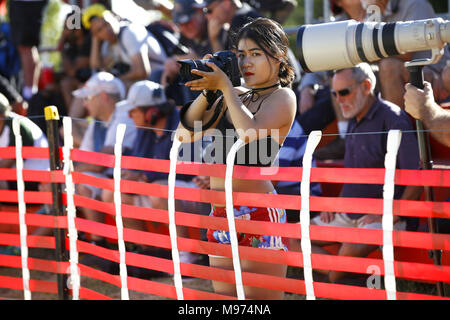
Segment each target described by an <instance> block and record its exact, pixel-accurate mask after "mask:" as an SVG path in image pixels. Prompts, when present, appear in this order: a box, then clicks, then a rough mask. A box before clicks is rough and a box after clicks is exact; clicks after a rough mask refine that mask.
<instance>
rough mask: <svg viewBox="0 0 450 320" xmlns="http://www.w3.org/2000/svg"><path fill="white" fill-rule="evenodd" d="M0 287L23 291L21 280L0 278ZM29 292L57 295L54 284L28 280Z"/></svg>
mask: <svg viewBox="0 0 450 320" xmlns="http://www.w3.org/2000/svg"><path fill="white" fill-rule="evenodd" d="M0 287H2V288H5V289H14V290H23V282H22V279H21V278H15V277H8V276H0ZM30 291H33V292H45V293H57V287H56V282H53V281H44V280H34V279H30Z"/></svg>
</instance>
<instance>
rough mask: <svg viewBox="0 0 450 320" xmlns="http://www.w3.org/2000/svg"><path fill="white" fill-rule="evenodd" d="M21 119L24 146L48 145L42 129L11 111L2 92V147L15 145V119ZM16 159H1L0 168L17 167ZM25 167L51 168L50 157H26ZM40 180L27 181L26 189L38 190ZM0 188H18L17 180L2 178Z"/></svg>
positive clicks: (0, 135) (0, 110)
mask: <svg viewBox="0 0 450 320" xmlns="http://www.w3.org/2000/svg"><path fill="white" fill-rule="evenodd" d="M14 119H21V121H20V135H21V136H22V145H23V146H24V147H27V146H28V147H42V148H46V147H48V141H47V137H46V136H45V134H44V133H43V132H42V130H41V129H40V128H39V127H38V126H37V125H36V124H35V123H34V122H33V121H31V120H30V119H28V118H25V117H23V116H20V115H18V114H16V113H14V112H12V111H11V105H10V103H9V101H8V99H7V98H6V97H5V96H4V95H3V94H1V93H0V147H13V146H15V145H16V138H15V134H14V130H13V120H14ZM15 166H16V159H0V168H15ZM24 169H31V170H49V162H48V159H24ZM39 184H40V183H39V182H34V181H25V190H26V191H38V190H39ZM0 189H7V190H17V181H15V180H10V181H6V180H0Z"/></svg>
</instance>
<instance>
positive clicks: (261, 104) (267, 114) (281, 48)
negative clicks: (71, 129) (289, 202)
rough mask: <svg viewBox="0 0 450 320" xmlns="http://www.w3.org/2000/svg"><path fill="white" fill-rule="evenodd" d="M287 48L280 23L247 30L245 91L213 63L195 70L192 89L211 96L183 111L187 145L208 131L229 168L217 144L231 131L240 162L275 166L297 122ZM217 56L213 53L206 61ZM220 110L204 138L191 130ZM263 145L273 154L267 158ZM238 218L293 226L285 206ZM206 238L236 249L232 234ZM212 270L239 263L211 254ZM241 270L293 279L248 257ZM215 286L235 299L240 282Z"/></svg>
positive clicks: (259, 184) (254, 241)
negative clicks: (237, 144)
mask: <svg viewBox="0 0 450 320" xmlns="http://www.w3.org/2000/svg"><path fill="white" fill-rule="evenodd" d="M287 50H288V40H287V37H286V35H285V33H284V31H283V29H282V28H281V26H280V25H279V24H278V23H276V22H274V21H272V20H270V19H266V18H258V19H256V20H253V21H252V22H250V23H248V24H246V25H245V26H244V27H243V28H242V29H241V30H240V31H239V33H238V34H237V35H236V40H235V52H236V56H237V61H238V65H239V70H240V72H241V75H242V77H243V79H244V82H245V86H243V87H237V88H235V87H233V84H232V82H231V81H230V79H229V78H228V76H227V75H226V73H224V72H223V71H222V70H221V69H220V68H219V67H217V66H216V65H215V64H214V63H212V62H207V63H206V65H207V66H208V67H210V68H211V69H212V72H204V71H199V70H192V74H194V75H197V76H199V77H200V78H199V79H196V80H191V81H188V82H186V86H188V87H190V89H191V90H203V91H204V94H201V95H199V96H198V97H197V99H196V100H194V101H193V102H192V104H191V105H190V106H189V107H188V108H187V106H185V107H184V109H185V110H183V112H182V119H181V123H180V126H179V128H178V130H177V134H178V137H179V138H180V139H182V141H183V142H187V141H195V140H197V139H199V138H201V137H202V136H203V135H204V134H208V132H209V133H212V136H213V138H214V140H215V142H217V141H220V142H221V143H220V144H218V143H217V144H213V145H215V146H216V149H215V150H214V152H215V159H214V160H215V162H216V163H225V159H226V155H227V153H228V151H229V150H228V149H229V148H228V149H227V148H225V150H223V149H222V148H221V147H217V146H224V147H225V146H226V145H228V146H230V143H229V142H228V143H227V142H226V139H228V138H230V132H234V133H235V136H236V137H239V138H240V139H241V140H242V141H244V142H245V145H244V146H243V147H242V148H240V149H239V151H238V153H237V156H236V160H237V161H236V162H235V164H237V165H250V166H251V165H253V166H258V167H262V166H271V165H273V164H274V161H275V159H276V156H277V154H278V151H279V149H280V146H281V145H282V144H283V142H284V138H285V137H286V136H287V135H288V132H289V130H290V128H291V125H292V123H293V121H294V117H295V111H296V98H295V94H294V92H293V91H292V90H291V89H290V88H289V85H290V83H291V81H292V80H293V78H294V72H293V69H292V66H291V65H290V64H289V62H288V56H287ZM211 57H212V56H211V55H207V56H206V57H205V58H211ZM218 90H220V91H221V92H222V93H223V95H222V96H220V97H219V98H217V99H216V100H215V101H211V99H207V98H206V96H209V94H208V92H211V91H213V92H217V91H218ZM208 100H210V102H211V104H212V107H210V103H209V102H208ZM209 107H210V108H209ZM216 107H219V108H220V114H219V116H218V117H217V119H216V120H215V121H214V122H213V123H212V125H211V126H210V127H209V128H203V129H202V130H203V131H201V132H194V131H192V128H193V127H194V122H195V121H202V123H203V124H205V123H208V122H211V119H212V118H213V115H214V110H215V109H216ZM186 108H187V109H186ZM230 130H232V131H230ZM231 138H233V137H231ZM231 145H232V143H231ZM263 147H268V149H266V150H262V152H260V151H261V150H260V149H261V148H263ZM222 151H223V152H222ZM264 151H265V152H266V154H268V158H269V161H265V160H267V159H261V158H260V156H261V153H264ZM224 180H225V179H224V178H220V177H211V178H210V187H211V189H213V190H225V183H224V182H225V181H224ZM232 184H233V192H253V193H263V194H269V193H270V194H274V193H276V192H275V189H274V186H273V184H272V182H271V181H269V180H241V179H233V182H232ZM234 214H235V218H236V219H245V220H259V221H271V222H285V221H286V213H285V211H284V209H278V208H251V207H245V206H234ZM210 215H212V216H216V217H226V208H225V206H223V205H218V204H213V205H212V211H211V214H210ZM207 237H208V240H209V241H212V242H216V243H224V244H229V243H230V241H229V233H228V232H227V231H222V230H208V233H207ZM238 242H239V245H240V246H250V247H257V248H267V249H273V250H287V248H286V246H285V242H284V241H283V239H282V238H281V237H279V236H266V235H263V236H262V235H257V234H248V233H246V234H243V233H239V234H238ZM210 265H211V266H213V267H217V268H222V269H227V270H232V269H233V262H232V259H231V258H228V257H219V256H212V255H210ZM241 267H242V271H244V272H254V273H260V274H269V275H274V276H280V277H284V276H285V275H286V269H287V266H285V265H279V264H275V263H263V262H258V261H251V260H244V259H242V260H241ZM213 287H214V290H215V291H216V292H217V293H221V294H226V295H236V288H235V286H234V284H230V283H225V282H220V281H213ZM245 295H246V297H247V298H250V299H282V298H283V295H284V293H283V292H281V291H275V290H269V289H262V288H256V287H248V286H246V287H245Z"/></svg>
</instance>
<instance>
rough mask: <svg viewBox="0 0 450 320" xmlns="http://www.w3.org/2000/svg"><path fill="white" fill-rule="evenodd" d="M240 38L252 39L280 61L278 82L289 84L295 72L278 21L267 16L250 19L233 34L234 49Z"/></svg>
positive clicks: (282, 84) (286, 39) (285, 37)
mask: <svg viewBox="0 0 450 320" xmlns="http://www.w3.org/2000/svg"><path fill="white" fill-rule="evenodd" d="M241 39H251V40H253V41H254V42H255V43H256V44H258V45H259V46H260V47H261V49H262V50H263V51H264V52H265V53H266V54H267V55H268V56H270V57H272V58H274V59H276V60H278V61H280V71H279V73H278V76H279V78H280V84H281V86H282V87H287V86H290V84H291V83H292V81H293V80H294V77H295V73H294V68H293V67H292V65H291V63H290V62H289V58H288V48H289V41H288V38H287V36H286V34H285V33H284V31H283V28H282V27H281V25H280V24H279V23H278V22H276V21H273V20H271V19H268V18H257V19H255V20H252V21H250V22H248V23H247V24H245V25H244V26H243V27H242V28H241V29H240V30H239V32H237V33H236V34H235V35H234V36H233V48H234V49H237V47H238V43H239V41H240V40H241Z"/></svg>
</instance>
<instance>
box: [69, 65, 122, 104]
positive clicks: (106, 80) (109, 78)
mask: <svg viewBox="0 0 450 320" xmlns="http://www.w3.org/2000/svg"><path fill="white" fill-rule="evenodd" d="M100 92H106V93H110V94H119V96H120V99H125V95H126V89H125V85H124V84H123V82H122V81H121V80H120V79H118V78H116V77H114V76H113V75H112V74H111V73H109V72H104V71H102V72H98V73H96V74H94V75H93V76H91V77H90V78H89V80H88V81H86V83H85V84H84V87H83V88H81V89H78V90H75V91H74V92H72V94H73V95H74V96H75V97H77V98H87V97H89V96H95V95H98V94H99V93H100Z"/></svg>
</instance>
